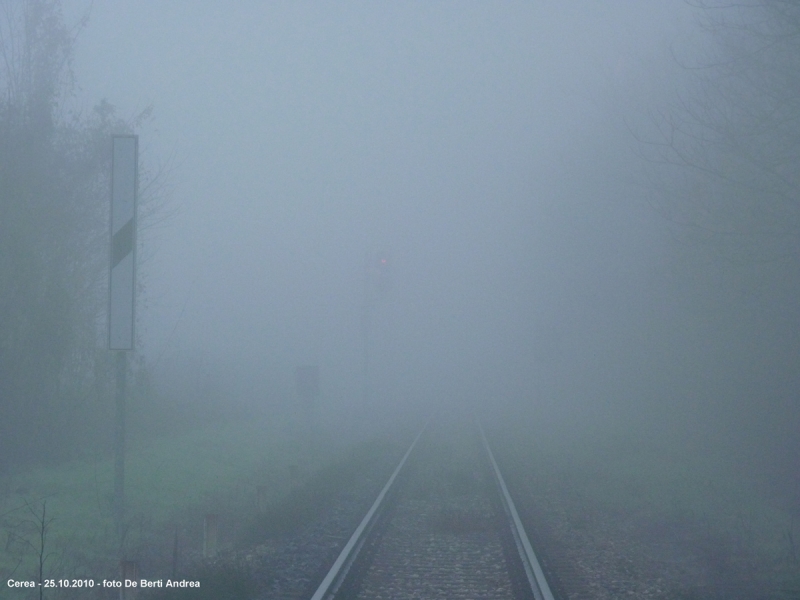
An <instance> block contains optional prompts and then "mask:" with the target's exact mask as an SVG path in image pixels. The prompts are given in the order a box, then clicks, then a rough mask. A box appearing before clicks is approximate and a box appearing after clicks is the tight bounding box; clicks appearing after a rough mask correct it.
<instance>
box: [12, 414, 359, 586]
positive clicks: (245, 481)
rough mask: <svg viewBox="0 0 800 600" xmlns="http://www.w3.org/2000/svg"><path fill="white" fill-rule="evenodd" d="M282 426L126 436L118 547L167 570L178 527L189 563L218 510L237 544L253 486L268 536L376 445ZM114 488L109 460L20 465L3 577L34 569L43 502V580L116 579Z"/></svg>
mask: <svg viewBox="0 0 800 600" xmlns="http://www.w3.org/2000/svg"><path fill="white" fill-rule="evenodd" d="M286 429H287V428H286V427H285V426H282V424H278V423H274V422H273V423H271V424H270V423H257V422H252V421H251V422H236V423H227V424H224V425H219V426H216V427H214V426H212V427H204V428H202V429H198V430H196V431H192V432H188V433H184V434H180V435H176V436H173V437H163V438H160V439H155V440H149V441H147V442H143V443H139V444H135V445H133V447H131V448H130V449H129V451H128V455H127V466H126V529H127V531H126V535H125V541H124V550H123V552H122V553H123V554H124V555H125V556H126V557H129V558H131V559H135V560H138V561H140V569H144V570H147V569H150V570H151V571H155V570H160V571H162V572H163V571H165V570H166V571H167V572H168V571H169V565H170V564H171V561H172V560H173V551H174V539H175V532H176V530H177V532H178V540H179V553H180V557H179V561H180V564H182V565H185V564H186V563H188V561H190V560H191V559H192V557H197V556H198V555H199V553H200V551H201V547H202V527H203V516H204V515H205V514H207V513H217V514H219V515H220V517H219V518H220V533H219V535H220V545H221V546H224V545H226V544H228V545H231V544H233V543H240V542H241V541H242V539H243V538H244V536H243V528H245V527H250V528H252V524H253V522H254V517H255V515H257V514H258V512H259V507H257V505H256V503H257V489H258V488H259V487H260V488H261V495H262V497H261V502H262V507H261V517H260V520H259V521H258V522H259V523H261V527H262V528H263V529H264V533H265V534H270V533H277V532H285V531H287V530H289V529H291V527H292V526H293V524H294V525H297V524H298V523H300V522H302V520H303V519H306V518H308V517H309V516H310V515H313V513H314V511H316V510H318V509H319V505H320V503H321V502H324V501H325V498H326V497H328V496H329V494H330V493H332V492H333V491H335V489H338V488H337V486H339V487H340V485H342V482H346V481H347V477H340V476H339V475H341V474H342V472H344V471H346V472H347V473H350V475H351V476H352V474H353V473H354V470H353V469H352V468H347V467H343V465H344V464H345V463H348V464H349V463H353V458H354V457H355V456H356V454H360V455H361V456H362V458H363V456H365V455H369V454H374V450H375V448H374V445H373V446H371V447H370V449H365V448H363V447H362V448H360V450H359V449H358V448H357V449H356V450H355V451H354V450H353V449H352V447H351V448H350V449H348V448H347V446H348V444H347V443H346V442H345V441H343V440H334V439H333V438H332V437H330V436H325V435H322V436H309V435H303V434H301V433H300V432H298V431H295V432H294V433H290V432H287V430H286ZM295 429H296V428H295ZM356 462H358V461H356ZM343 470H344V471H343ZM112 486H113V462H112V460H111V459H110V457H104V458H102V459H96V460H80V461H72V462H69V463H67V464H63V465H60V466H58V467H47V468H35V469H28V470H25V471H21V472H18V473H16V474H14V475H13V476H12V477H11V478H10V480H8V481H6V482H5V484H4V486H3V487H4V488H5V489H4V490H3V492H4V493H3V495H2V496H1V497H0V515H3V516H2V517H0V531H1V532H2V533H3V544H4V551H2V552H0V575H2V580H3V582H5V580H6V579H8V578H9V577H12V576H13V577H14V578H16V579H36V578H37V577H36V572H37V562H38V554H39V553H38V550H39V546H40V536H39V533H40V527H41V522H39V521H40V519H38V517H39V516H41V511H42V508H43V506H46V521H47V523H48V525H47V527H48V529H47V538H46V542H45V553H46V555H47V556H48V558H47V561H46V563H45V574H44V576H45V578H73V577H92V578H94V579H100V580H102V579H103V578H110V577H118V569H119V567H118V557H119V555H120V551H119V543H118V541H117V537H116V535H115V532H114V527H113V522H112V518H111V490H112ZM264 506H266V507H267V508H266V509H264ZM265 514H266V517H265ZM51 519H52V520H51ZM142 575H143V576H144V575H145V573H142ZM3 588H4V589H2V590H0V597H5V595H7V594H8V593H11V594H12V596H10V597H13V598H15V599H16V600H19V599H21V598H24V597H25V594H24V592H23V591H21V590H19V591H18V590H13V591H9V590H8V589H6V586H5V585H4V586H3Z"/></svg>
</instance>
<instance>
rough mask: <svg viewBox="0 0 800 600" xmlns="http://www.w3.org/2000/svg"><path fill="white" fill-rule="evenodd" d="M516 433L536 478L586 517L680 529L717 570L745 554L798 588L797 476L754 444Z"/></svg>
mask: <svg viewBox="0 0 800 600" xmlns="http://www.w3.org/2000/svg"><path fill="white" fill-rule="evenodd" d="M513 439H514V442H515V444H516V445H517V449H516V451H515V454H516V455H517V457H519V456H522V455H525V456H526V457H527V458H526V461H525V463H526V466H525V467H524V468H525V469H526V470H527V471H528V473H530V474H531V475H532V476H533V477H534V481H537V482H538V483H540V484H542V485H546V486H552V487H555V488H557V489H559V490H560V493H562V494H565V495H566V496H570V497H572V498H573V499H575V501H576V503H577V504H579V505H582V506H584V507H585V513H586V515H587V518H591V515H597V514H599V513H602V514H605V515H610V516H611V517H612V518H615V519H616V520H617V522H620V523H624V524H625V525H626V526H627V528H628V530H629V531H633V532H635V533H634V535H642V536H643V537H647V536H658V535H660V534H663V533H664V532H667V531H671V533H672V534H674V533H675V532H676V531H678V532H681V533H682V538H683V539H684V541H685V543H686V547H685V550H686V551H687V552H690V553H692V554H693V555H695V556H696V558H697V559H699V560H701V561H702V562H704V563H706V564H707V565H709V566H710V567H711V568H713V569H719V570H720V571H721V572H724V571H729V570H733V569H735V568H736V565H737V564H741V562H742V561H749V562H750V563H751V564H752V565H753V569H754V572H755V573H758V575H757V576H758V577H763V578H764V579H765V580H768V581H771V582H772V583H773V584H774V585H775V587H776V588H777V589H781V590H784V591H786V592H787V593H788V592H791V593H794V592H796V593H798V594H800V519H799V518H798V516H800V515H799V513H798V511H800V506H798V505H797V504H796V502H797V500H798V498H800V495H798V492H800V490H797V489H792V488H793V487H794V488H797V487H798V484H800V480H798V481H795V482H794V483H792V482H791V481H789V480H790V479H791V474H790V473H789V474H788V476H787V473H788V472H787V469H786V468H784V467H785V466H786V465H783V466H781V465H779V464H776V461H775V460H772V462H770V459H771V458H772V459H774V458H775V457H769V456H765V455H763V454H762V455H761V456H759V451H758V446H757V445H753V446H752V447H749V448H748V447H747V446H746V445H743V444H737V443H735V442H734V441H733V440H730V439H729V440H719V439H717V440H712V439H708V438H706V437H704V436H702V435H700V436H692V435H685V436H683V437H681V438H680V439H676V437H675V436H674V435H673V436H671V437H668V436H667V435H663V436H660V435H657V434H653V432H649V433H648V432H644V431H639V432H634V431H630V430H627V431H625V430H623V431H618V432H613V431H597V432H594V433H589V434H586V435H580V436H579V435H576V436H574V437H569V436H564V437H561V438H557V437H555V436H549V435H531V432H530V431H529V430H528V431H526V432H523V433H521V432H519V431H518V432H517V433H516V435H514V436H513ZM781 469H782V470H781ZM795 479H796V477H795ZM679 537H680V536H679ZM737 561H739V562H738V563H737Z"/></svg>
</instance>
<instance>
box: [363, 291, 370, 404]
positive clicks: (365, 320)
mask: <svg viewBox="0 0 800 600" xmlns="http://www.w3.org/2000/svg"><path fill="white" fill-rule="evenodd" d="M362 320H363V323H362V329H363V336H364V340H363V343H364V365H363V367H364V405H365V406H366V404H367V403H368V402H369V301H368V300H365V301H364V314H363V316H362Z"/></svg>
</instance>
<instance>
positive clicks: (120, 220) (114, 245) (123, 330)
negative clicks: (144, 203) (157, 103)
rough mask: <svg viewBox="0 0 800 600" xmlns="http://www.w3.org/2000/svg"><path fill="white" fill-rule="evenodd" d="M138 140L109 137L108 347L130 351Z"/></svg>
mask: <svg viewBox="0 0 800 600" xmlns="http://www.w3.org/2000/svg"><path fill="white" fill-rule="evenodd" d="M138 154H139V138H138V136H135V135H115V136H112V151H111V252H110V259H111V261H110V262H111V265H110V266H111V268H110V272H109V277H108V289H109V295H108V296H109V302H108V347H109V349H111V350H133V342H134V331H133V326H134V296H135V290H136V192H137V189H136V188H137V178H138V164H137V163H138Z"/></svg>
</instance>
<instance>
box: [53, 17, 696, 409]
mask: <svg viewBox="0 0 800 600" xmlns="http://www.w3.org/2000/svg"><path fill="white" fill-rule="evenodd" d="M69 8H70V9H71V10H74V11H75V13H68V18H67V20H68V21H69V20H70V19H73V20H75V19H77V18H78V17H79V15H80V14H81V13H80V11H82V10H84V9H86V7H85V6H79V5H75V6H72V5H71V6H70V7H69ZM690 22H691V10H690V9H689V8H688V7H687V6H685V5H684V4H683V3H681V2H670V3H659V4H658V6H655V5H642V4H640V3H625V2H622V3H603V4H602V5H593V4H588V3H584V4H576V5H575V6H573V7H571V8H565V7H563V6H562V5H559V4H557V3H537V4H535V5H531V4H526V3H508V4H502V5H497V4H468V5H461V6H459V7H458V8H456V7H455V6H454V5H450V4H446V3H437V4H400V5H394V6H391V7H387V6H382V5H381V6H379V5H371V4H360V3H352V4H345V5H338V6H333V5H330V6H320V5H309V4H299V5H298V4H291V3H270V4H260V3H242V4H239V5H236V6H235V7H228V6H225V7H223V6H220V5H218V4H215V3H206V4H193V5H192V6H191V7H188V6H182V5H180V4H177V3H167V4H164V3H157V4H152V5H150V4H141V3H138V2H137V3H132V2H131V3H107V2H99V3H94V4H93V5H92V7H91V14H90V19H89V21H88V24H87V26H86V27H85V29H84V30H83V31H82V32H81V33H80V37H79V43H78V45H77V47H76V55H75V61H74V62H75V67H74V68H75V79H76V81H77V82H78V85H79V95H78V99H79V102H81V101H82V102H84V103H85V104H84V106H87V107H88V106H90V105H91V103H92V102H96V101H97V99H99V98H106V99H107V100H108V101H109V102H110V103H111V104H113V105H115V106H116V107H117V109H118V112H119V113H120V114H123V115H133V114H136V113H137V112H138V111H140V110H142V109H143V108H145V107H147V106H149V105H152V106H153V113H152V114H153V116H152V118H151V119H150V120H149V121H146V122H144V124H143V125H142V127H141V130H140V131H139V132H138V133H139V135H140V144H141V148H142V151H141V152H142V161H143V162H144V163H145V164H147V165H150V166H151V167H152V168H153V169H157V168H158V166H159V165H165V166H166V174H165V178H166V179H167V182H168V187H169V190H170V191H169V194H168V205H169V208H170V209H177V214H175V215H174V216H172V217H171V218H168V219H166V220H165V221H164V222H163V223H161V224H158V225H156V226H153V227H152V228H151V229H149V230H148V229H146V228H145V229H143V230H142V232H141V233H140V240H141V241H142V244H143V245H144V246H143V247H144V249H143V251H142V253H141V256H142V260H141V261H140V267H139V268H140V279H141V281H143V282H144V284H145V285H146V292H145V295H146V299H145V300H141V299H140V301H139V302H140V304H139V333H140V346H141V347H140V348H139V349H138V351H139V352H140V353H142V354H143V355H144V356H145V357H146V359H147V362H148V364H149V365H150V367H151V368H152V369H154V370H156V371H159V372H160V373H161V375H162V376H163V377H165V378H167V379H168V378H169V374H168V373H167V372H168V371H175V370H176V369H177V370H180V369H181V368H183V369H186V368H188V367H187V365H188V364H189V363H192V362H193V361H194V362H195V363H197V362H201V363H203V364H204V365H206V366H207V369H208V368H210V369H211V371H213V373H214V374H215V377H218V378H219V379H220V384H219V385H220V386H222V387H224V388H225V389H226V394H229V395H231V396H235V395H240V396H248V395H249V396H252V397H253V398H257V397H260V398H264V399H265V402H266V401H267V399H272V401H280V400H279V399H281V398H283V399H286V398H287V397H290V396H291V395H292V393H293V387H292V386H293V369H294V366H295V365H299V364H318V365H319V366H320V369H321V374H322V388H323V390H322V391H323V400H322V402H323V403H325V404H326V405H329V406H334V405H342V406H344V405H350V404H353V403H357V402H362V401H363V398H362V391H361V390H362V383H363V382H362V379H363V374H362V359H361V354H362V345H363V339H362V337H363V336H362V323H361V320H362V311H363V304H364V286H365V282H364V264H365V260H372V259H371V258H366V257H372V256H374V254H375V252H378V251H384V252H387V253H388V255H389V256H390V257H391V263H392V264H391V278H392V282H391V290H390V293H388V294H386V295H385V297H383V298H382V299H381V300H380V301H379V302H377V303H376V305H375V306H374V307H373V308H372V311H371V312H372V315H371V338H372V339H371V358H370V364H371V393H370V398H369V402H368V404H369V406H368V407H362V409H366V410H370V411H376V412H378V413H379V412H381V410H383V409H393V410H402V408H401V407H410V406H417V407H426V406H429V405H433V404H436V403H438V402H441V401H443V400H445V399H447V400H448V401H452V400H457V401H458V402H464V403H469V404H477V405H482V406H491V405H499V404H503V403H508V402H511V403H516V402H522V403H530V404H538V405H542V406H544V405H547V406H548V407H549V409H552V411H554V414H556V413H557V414H559V415H560V416H561V417H563V419H565V420H572V419H578V420H582V419H584V418H588V419H589V421H593V420H595V419H596V418H597V417H598V416H601V415H605V414H606V413H608V411H610V410H612V407H614V408H613V410H615V411H617V410H619V411H627V410H629V409H631V408H635V405H637V404H638V405H649V403H650V401H651V398H652V397H654V396H659V399H661V396H662V395H661V394H659V393H658V392H656V391H655V390H654V388H656V387H657V386H659V385H663V384H664V383H666V382H665V381H664V378H663V377H661V379H659V377H660V371H662V370H663V368H668V367H667V366H664V365H662V364H659V363H660V362H663V360H664V357H663V354H664V353H668V352H676V353H680V352H682V350H678V349H675V350H674V351H668V350H665V348H670V347H671V345H672V344H686V343H692V342H691V341H690V340H684V339H672V340H669V341H667V340H664V339H660V340H659V339H657V337H658V336H660V335H661V334H662V333H665V332H662V330H661V329H660V328H659V327H660V326H659V325H658V322H659V321H660V320H662V319H670V318H680V317H676V315H675V314H674V311H673V312H670V304H671V301H670V299H669V298H668V297H667V296H665V294H664V288H665V287H667V285H666V284H664V283H663V272H660V271H659V270H661V271H663V270H664V269H668V268H669V264H670V261H671V260H672V258H671V256H670V250H669V248H668V245H667V239H668V235H667V228H666V227H665V226H664V223H663V221H662V220H660V218H659V216H658V215H657V214H656V213H655V212H654V211H653V210H652V209H651V208H650V207H649V206H648V204H647V194H648V191H647V190H643V189H642V185H641V181H639V180H640V179H641V177H640V176H639V172H638V170H640V164H639V162H637V156H636V152H635V148H634V144H633V140H632V137H631V135H630V133H629V131H628V130H627V129H626V127H625V123H626V119H627V118H628V114H627V111H630V115H632V118H633V119H634V120H639V121H641V120H642V119H643V117H644V116H645V115H646V114H647V111H648V110H649V109H650V108H651V107H652V105H653V104H655V103H657V102H658V101H659V99H660V97H661V93H662V91H663V90H665V89H666V90H674V89H675V87H676V86H677V85H679V84H678V83H677V80H675V81H670V77H673V76H675V73H676V72H677V71H679V69H677V68H676V65H675V64H674V61H672V60H671V58H670V54H669V49H670V47H671V45H672V44H675V43H676V40H677V41H681V40H684V39H685V38H686V37H687V30H688V28H689V25H690ZM648 102H649V103H650V105H648ZM665 329H672V328H671V327H665ZM650 336H653V338H651V337H650ZM637 345H638V347H637ZM659 349H660V350H659ZM667 359H669V357H667ZM165 371H166V372H165ZM211 371H210V372H211ZM362 409H356V410H362Z"/></svg>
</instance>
